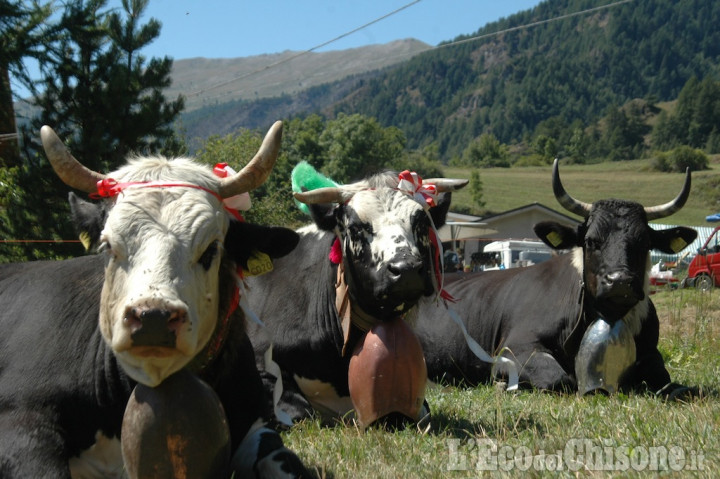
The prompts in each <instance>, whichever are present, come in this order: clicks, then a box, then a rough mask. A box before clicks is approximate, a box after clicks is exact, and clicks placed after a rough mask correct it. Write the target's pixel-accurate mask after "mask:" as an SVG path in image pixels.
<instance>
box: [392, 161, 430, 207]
mask: <svg viewBox="0 0 720 479" xmlns="http://www.w3.org/2000/svg"><path fill="white" fill-rule="evenodd" d="M398 190H400V191H404V192H405V193H408V194H409V195H410V196H412V197H413V199H414V200H415V201H417V202H418V203H420V204H421V205H422V207H423V208H424V209H428V208H431V207H433V206H435V199H436V198H437V188H436V187H435V185H432V184H429V185H423V182H422V178H421V177H420V175H418V174H417V173H415V172H414V171H410V170H405V171H403V172H402V173H400V174H399V175H398Z"/></svg>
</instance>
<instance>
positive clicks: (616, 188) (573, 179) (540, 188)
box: [445, 160, 720, 226]
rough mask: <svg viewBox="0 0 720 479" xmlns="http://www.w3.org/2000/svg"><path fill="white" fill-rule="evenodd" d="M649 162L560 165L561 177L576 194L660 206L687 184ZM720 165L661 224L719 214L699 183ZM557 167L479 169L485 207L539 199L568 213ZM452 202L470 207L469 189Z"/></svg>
mask: <svg viewBox="0 0 720 479" xmlns="http://www.w3.org/2000/svg"><path fill="white" fill-rule="evenodd" d="M648 163H649V161H648V160H634V161H625V162H606V163H600V164H596V165H563V164H562V163H561V164H560V175H561V178H562V181H563V185H564V186H565V189H566V190H567V191H568V193H570V194H571V195H572V196H574V197H575V198H577V199H579V200H582V201H586V202H592V201H595V200H599V199H604V198H621V199H628V200H633V201H638V202H640V203H642V204H643V205H647V206H649V205H656V204H661V203H666V202H668V201H670V200H672V199H673V198H674V197H675V195H677V194H678V193H679V192H680V188H682V184H683V180H684V175H681V174H679V173H659V172H655V171H650V170H649V168H648ZM719 171H720V164H718V163H717V162H712V163H711V169H710V170H707V171H702V172H695V173H693V175H692V178H693V190H691V193H690V198H689V200H688V202H687V204H686V205H685V207H684V208H683V209H682V210H680V211H679V212H678V213H676V214H674V215H673V216H671V217H668V218H667V219H663V220H660V221H659V222H660V223H671V224H679V225H688V226H703V225H707V222H706V221H705V217H706V216H707V215H709V214H713V213H716V212H718V210H717V209H713V208H712V206H709V205H706V204H704V202H703V201H701V199H700V198H699V197H698V195H696V194H693V192H694V191H695V187H696V186H697V185H699V184H702V182H703V181H707V179H708V178H710V177H711V176H716V175H717V174H718V172H719ZM551 175H552V167H551V166H547V167H518V168H489V169H481V170H480V179H481V181H482V184H483V192H484V199H485V202H486V205H485V208H487V209H488V210H489V211H492V212H493V213H500V212H503V211H507V210H510V209H513V208H517V207H520V206H524V205H527V204H529V203H534V202H538V203H541V204H543V205H545V206H547V207H549V208H552V209H555V210H558V211H561V212H563V213H565V214H569V213H568V212H567V211H565V210H563V209H562V207H560V205H559V204H558V203H557V200H555V197H554V196H553V193H552V185H551ZM445 176H447V177H459V178H470V170H468V169H461V168H451V167H448V168H445ZM453 203H454V204H456V205H461V206H471V200H470V192H469V189H468V188H466V189H465V190H461V191H460V192H458V193H455V194H454V196H453Z"/></svg>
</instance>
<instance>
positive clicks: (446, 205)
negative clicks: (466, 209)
mask: <svg viewBox="0 0 720 479" xmlns="http://www.w3.org/2000/svg"><path fill="white" fill-rule="evenodd" d="M451 201H452V193H450V192H449V191H448V192H446V193H440V194H439V195H438V199H437V201H436V202H435V206H433V207H432V208H430V216H431V217H432V220H433V223H434V224H435V228H437V229H440V228H442V227H443V225H444V224H445V220H446V219H447V214H448V211H449V210H450V202H451Z"/></svg>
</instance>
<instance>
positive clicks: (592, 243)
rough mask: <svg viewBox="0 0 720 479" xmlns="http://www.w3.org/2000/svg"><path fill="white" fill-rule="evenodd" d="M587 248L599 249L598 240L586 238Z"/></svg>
mask: <svg viewBox="0 0 720 479" xmlns="http://www.w3.org/2000/svg"><path fill="white" fill-rule="evenodd" d="M585 248H587V249H589V250H596V249H598V242H597V241H596V240H594V239H593V238H585Z"/></svg>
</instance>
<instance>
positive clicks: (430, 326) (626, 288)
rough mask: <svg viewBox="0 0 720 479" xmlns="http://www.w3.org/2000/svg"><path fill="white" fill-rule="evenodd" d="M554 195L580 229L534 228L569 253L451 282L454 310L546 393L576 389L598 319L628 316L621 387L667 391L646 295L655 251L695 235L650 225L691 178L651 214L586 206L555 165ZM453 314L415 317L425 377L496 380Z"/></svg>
mask: <svg viewBox="0 0 720 479" xmlns="http://www.w3.org/2000/svg"><path fill="white" fill-rule="evenodd" d="M553 190H554V192H555V196H556V198H557V199H558V201H559V202H560V204H561V205H563V207H565V208H566V209H568V210H569V211H571V212H573V213H576V214H578V215H581V216H583V217H584V218H585V221H584V222H583V223H582V224H581V225H579V226H578V227H577V229H573V228H570V227H568V226H564V225H562V224H559V223H555V222H542V223H539V224H537V225H535V232H536V234H537V235H538V237H539V238H541V239H542V240H543V241H544V242H545V243H546V244H548V246H550V247H551V248H554V249H557V250H564V249H571V248H572V251H571V252H570V253H568V254H563V255H559V256H557V257H554V258H552V259H550V260H548V261H545V262H543V263H540V264H537V265H533V266H529V267H526V268H515V269H507V270H498V271H487V272H482V273H477V274H469V275H455V276H453V277H452V278H447V279H446V290H447V291H448V292H449V293H450V294H451V295H452V296H453V297H455V298H457V299H459V301H458V302H457V303H456V304H452V305H450V308H452V309H454V310H455V311H456V312H457V313H458V315H459V316H460V317H461V318H462V319H463V321H464V322H465V323H466V325H467V329H468V331H469V333H470V335H471V336H472V337H473V338H474V339H475V340H476V341H477V342H478V343H479V344H480V345H481V346H482V347H483V348H485V349H486V350H487V351H488V352H498V351H500V350H501V349H502V348H508V351H505V352H504V355H505V356H507V357H511V358H514V359H515V360H516V361H517V363H518V365H519V367H520V368H521V370H520V381H521V384H524V385H525V386H532V387H535V388H539V389H549V390H568V389H576V388H577V386H576V377H575V359H576V356H577V354H578V349H579V345H580V343H581V340H582V338H583V335H584V333H585V331H586V330H587V328H588V326H589V325H591V324H592V323H593V322H594V321H595V320H596V319H597V318H599V317H603V318H605V320H606V321H608V322H610V323H614V322H615V321H618V320H623V321H625V324H626V325H627V327H628V328H629V330H630V331H631V332H632V335H633V336H634V339H635V349H636V361H635V363H634V365H633V366H632V367H631V368H630V370H629V371H628V372H627V373H626V375H625V378H624V381H623V382H624V385H625V386H632V387H639V386H641V385H645V386H646V387H648V388H650V389H651V390H660V389H661V388H663V387H665V386H666V385H668V383H670V376H669V374H668V372H667V370H666V369H665V366H664V363H663V359H662V356H661V355H660V353H659V352H658V350H657V343H658V334H659V323H658V317H657V313H656V311H655V307H654V306H653V303H652V302H651V301H650V298H649V296H648V285H649V278H648V272H649V269H650V266H651V264H650V255H649V252H650V250H651V249H658V250H660V251H663V252H665V253H677V252H679V251H681V250H682V249H683V248H684V247H685V246H687V245H688V244H690V243H692V241H693V240H694V239H695V236H696V234H697V233H696V232H695V231H694V230H692V229H689V228H684V227H678V228H673V229H669V230H664V231H655V230H653V229H652V228H650V226H648V221H649V220H652V219H657V218H663V217H665V216H668V215H670V214H672V213H673V212H675V211H677V210H678V209H680V208H681V207H682V206H683V205H684V204H685V201H686V200H687V198H688V195H689V193H690V173H689V172H688V173H687V176H686V180H685V185H684V187H683V189H682V191H681V193H680V194H679V195H678V196H677V198H675V199H674V200H673V201H672V202H670V203H667V204H665V205H660V206H656V207H651V208H643V206H642V205H640V204H638V203H635V202H631V201H623V200H614V199H611V200H601V201H596V202H595V203H593V204H588V203H582V202H579V201H577V200H575V199H573V198H571V197H570V196H569V195H568V194H567V193H566V192H565V189H564V188H563V186H562V184H561V182H560V176H559V172H558V165H557V161H556V163H555V165H554V167H553ZM447 314H448V312H447V311H446V310H445V308H444V307H437V306H436V305H434V304H425V305H423V307H422V308H421V312H420V315H419V317H418V322H417V325H416V331H417V333H418V335H419V336H420V341H421V343H422V346H423V350H424V351H425V357H426V362H427V367H428V374H429V375H430V377H431V378H433V379H435V380H441V379H445V380H449V381H456V382H457V381H464V382H465V383H466V384H475V383H479V382H486V381H489V380H490V379H491V371H490V365H488V364H486V363H483V362H480V361H479V360H477V359H476V358H475V356H474V355H473V354H472V353H470V351H469V350H468V348H467V346H466V343H465V341H464V340H463V338H462V335H461V333H460V331H459V329H458V328H457V327H456V326H455V325H454V324H452V323H451V322H449V320H448V318H447Z"/></svg>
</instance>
